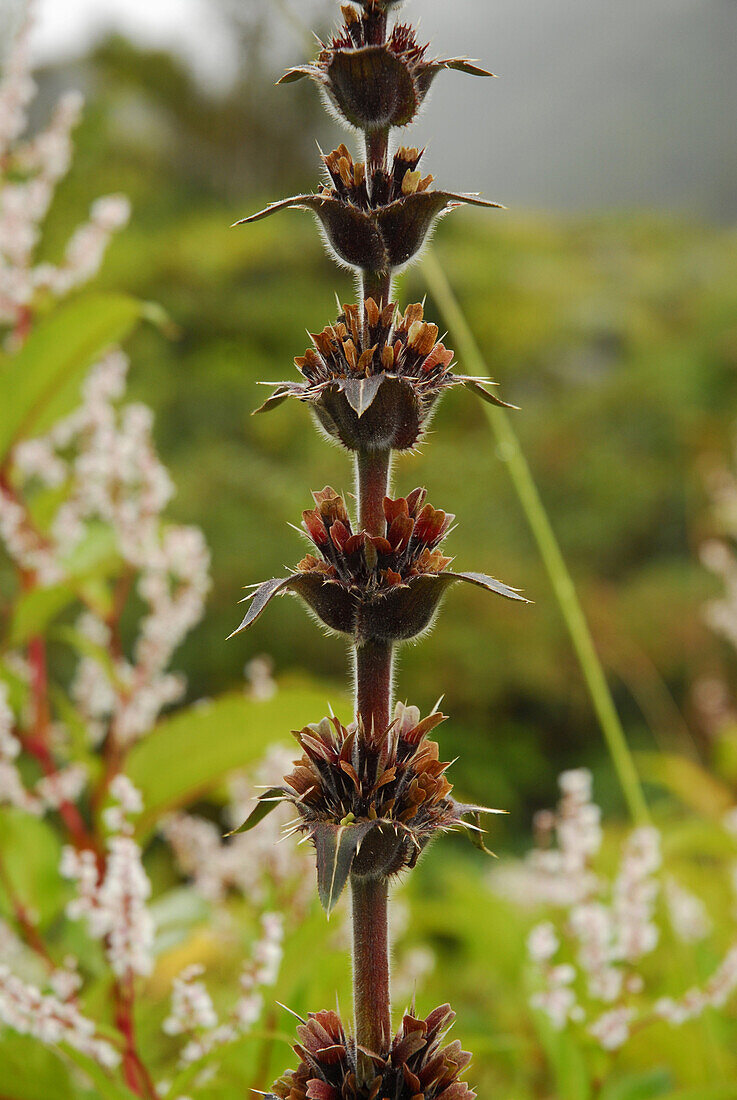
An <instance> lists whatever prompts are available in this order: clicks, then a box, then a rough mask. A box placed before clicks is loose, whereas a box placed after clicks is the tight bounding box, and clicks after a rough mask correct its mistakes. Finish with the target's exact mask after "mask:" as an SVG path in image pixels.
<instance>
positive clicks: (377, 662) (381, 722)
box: [351, 19, 393, 1054]
mask: <svg viewBox="0 0 737 1100" xmlns="http://www.w3.org/2000/svg"><path fill="white" fill-rule="evenodd" d="M380 32H381V37H380V41H383V38H384V37H385V34H386V20H385V19H384V20H382V25H381V27H380ZM388 153H389V133H388V131H385V130H381V131H374V132H371V133H367V134H366V166H367V169H368V176H369V180H370V179H371V172H372V170H376V169H377V168H378V169H382V168H386V164H387V157H388ZM391 286H392V278H391V272H372V271H364V272H363V273H362V277H361V292H362V298H363V299H364V300H365V299H366V298H373V299H374V301H375V302H376V303H377V304H378V305H379V306H382V305H387V304H388V302H389V297H390V294H391ZM390 473H391V451H389V450H385V451H359V452H358V453H357V455H356V494H357V497H358V519H359V528H360V529H361V530H363V531H367V532H368V533H369V534H371V535H384V534H385V533H386V520H385V518H384V497H385V496H386V495H387V494H388V492H389V477H390ZM392 660H393V646H392V644H391V643H390V642H375V641H370V642H366V643H364V644H357V645H356V714H357V716H360V717H361V718H362V720H363V722H364V724H365V726H366V728H367V729H371V728H372V727H374V728H376V729H386V728H387V727H388V725H389V716H390V711H391V693H392ZM351 898H352V915H353V953H352V955H353V1011H354V1019H355V1038H356V1043H357V1044H358V1045H359V1046H362V1047H365V1048H366V1049H367V1050H373V1051H376V1052H377V1053H380V1054H384V1053H386V1052H387V1051H388V1049H389V1043H390V1039H391V996H390V979H389V934H388V927H389V920H388V904H389V888H388V884H387V881H386V879H383V878H359V877H358V876H356V875H351Z"/></svg>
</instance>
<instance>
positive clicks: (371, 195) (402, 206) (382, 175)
mask: <svg viewBox="0 0 737 1100" xmlns="http://www.w3.org/2000/svg"><path fill="white" fill-rule="evenodd" d="M421 156H422V153H421V152H420V151H418V150H417V149H405V148H402V149H400V150H399V151H398V152H397V153H396V154H395V156H394V160H393V164H392V167H391V169H390V170H389V171H385V170H384V169H383V168H381V167H376V166H370V167H369V171H368V173H367V169H366V165H365V164H364V163H362V162H360V161H359V162H355V161H354V160H353V158H352V156H351V154H350V153H349V152H348V150H347V149H346V147H345V145H341V146H340V147H339V148H338V149H335V150H334V151H333V152H332V153H329V154H328V155H327V156H324V157H323V158H322V159H323V163H324V164H325V167H326V169H327V172H328V178H329V180H330V186H325V185H323V186H322V187H321V189H320V191H319V192H318V194H316V195H315V194H311V195H293V196H292V197H291V198H288V199H282V200H281V201H280V202H274V203H271V204H270V205H269V206H267V207H266V208H265V209H264V210H260V211H259V212H258V213H257V214H252V215H251V216H250V217H248V218H243V219H242V220H241V221H240V222H237V223H236V224H237V225H245V224H247V223H250V222H256V221H260V220H261V219H262V218H266V217H269V216H270V215H271V214H275V213H276V212H277V211H278V210H285V209H287V208H288V207H298V208H301V209H304V210H311V211H312V213H313V214H314V215H315V216H316V217H317V219H318V221H319V223H320V225H321V227H322V230H323V233H324V236H325V239H326V241H327V244H328V246H329V247H330V248H331V250H332V252H333V253H334V255H335V257H336V259H337V260H338V261H339V262H341V263H345V264H347V265H348V266H349V267H352V268H355V269H356V270H359V271H379V272H389V271H393V270H395V269H396V268H398V267H401V266H402V265H403V264H406V263H407V262H408V261H409V260H411V259H412V257H413V256H415V255H416V254H417V253H418V252H419V250H420V249H421V248H422V245H423V244H424V242H425V240H426V238H427V235H428V233H429V231H430V229H431V228H432V225H433V223H434V222H435V220H436V219H437V218H438V217H439V216H440V215H442V214H444V213H447V212H448V211H449V210H452V209H454V208H455V207H458V206H460V205H463V204H464V203H465V204H470V205H472V206H485V207H496V208H498V207H499V203H495V202H489V201H488V200H486V199H481V198H479V197H478V195H462V194H456V193H455V192H453V191H431V190H430V189H429V188H430V183H431V182H432V178H433V177H432V176H423V175H422V173H421V172H420V171H419V169H418V165H419V162H420V158H421Z"/></svg>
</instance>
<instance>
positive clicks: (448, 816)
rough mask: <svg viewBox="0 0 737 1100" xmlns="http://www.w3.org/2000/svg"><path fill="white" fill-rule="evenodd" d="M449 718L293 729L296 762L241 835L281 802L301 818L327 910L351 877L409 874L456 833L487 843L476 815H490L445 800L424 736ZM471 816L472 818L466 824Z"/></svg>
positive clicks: (399, 714)
mask: <svg viewBox="0 0 737 1100" xmlns="http://www.w3.org/2000/svg"><path fill="white" fill-rule="evenodd" d="M444 721H445V715H443V714H441V713H440V712H439V711H433V713H432V714H429V715H428V716H427V717H426V718H423V719H421V718H420V712H419V710H418V709H417V707H410V706H407V705H406V704H404V703H397V705H396V708H395V711H394V719H393V721H392V722H391V724H390V726H389V728H388V729H383V728H382V729H370V730H367V729H366V728H365V727H364V724H363V722H362V721H361V719H360V718H359V719H357V721H355V722H352V723H351V724H350V725H349V726H344V725H343V724H342V723H341V722H340V721H339V720H338V719H337V718H334V717H333V718H323V720H322V721H321V722H319V723H318V724H316V725H310V726H305V728H304V729H302V730H300V731H299V732H298V733H295V736H296V738H297V741H298V743H299V745H300V748H301V749H302V753H303V755H302V758H301V759H300V760H297V761H295V764H294V769H293V770H292V771H291V772H290V773H289V774H288V775H286V776H285V777H284V784H283V786H281V787H273V788H271V789H270V790H269V791H268V792H267V793H266V794H265V795H262V797H261V798H260V799H259V801H258V803H257V804H256V808H255V809H254V810H253V812H252V813H251V815H250V817H249V818H248V820H247V821H246V822H245V823H244V824H243V825H242V826H241V831H248V830H249V829H251V828H253V827H254V826H255V825H257V824H258V822H259V821H261V820H263V818H264V817H265V816H266V814H267V813H269V812H270V811H271V810H272V809H273V808H274V807H275V806H276V805H278V804H279V803H280V802H289V803H291V804H292V805H293V806H294V808H295V809H296V811H297V814H298V817H297V819H296V821H295V822H294V823H293V825H292V831H293V832H302V833H304V834H305V835H307V836H309V838H310V839H311V840H312V842H313V844H314V846H315V851H316V854H317V883H318V893H319V895H320V900H321V901H322V904H323V905H324V907H325V909H326V910H327V911H328V912H330V911H331V910H332V908H333V907H334V905H335V904H336V902H337V901H338V899H339V897H340V895H341V893H342V891H343V888H344V886H345V884H346V882H347V880H348V877H349V875H351V874H353V875H358V876H359V877H360V876H365V875H369V876H372V877H376V876H380V877H382V878H388V877H390V876H392V875H396V874H399V873H400V872H401V871H405V870H408V869H411V868H412V867H414V866H415V864H416V863H417V860H418V858H419V856H420V854H421V853H422V851H423V850H424V849H425V848H426V846H427V845H428V843H429V842H430V840H432V839H433V837H434V836H436V835H437V834H439V833H443V832H447V831H448V830H450V829H454V828H461V829H466V830H467V831H468V834H469V836H471V838H472V839H473V840H474V843H476V844H477V846H478V847H483V839H482V837H483V831H482V829H481V827H480V825H479V821H480V815H481V814H485V813H495V812H498V811H494V810H490V809H488V808H487V807H485V806H474V805H466V804H464V803H460V802H458V801H456V799H454V798H452V797H451V791H452V790H453V785H452V784H451V783H450V781H449V780H448V778H447V775H446V772H447V770H448V768H449V767H450V763H448V762H443V761H442V760H441V759H440V749H439V746H438V744H437V742H436V741H432V740H430V739H429V737H428V734H429V733H430V732H431V731H432V730H433V729H435V727H436V726H439V725H440V723H441V722H444ZM467 815H472V817H473V820H472V821H466V820H464V819H465V817H466V816H467Z"/></svg>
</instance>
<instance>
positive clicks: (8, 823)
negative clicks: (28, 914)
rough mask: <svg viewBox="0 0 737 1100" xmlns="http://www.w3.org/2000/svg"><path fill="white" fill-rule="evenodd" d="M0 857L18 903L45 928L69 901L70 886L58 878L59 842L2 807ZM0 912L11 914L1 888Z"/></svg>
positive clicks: (40, 824) (27, 817)
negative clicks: (29, 911) (36, 916)
mask: <svg viewBox="0 0 737 1100" xmlns="http://www.w3.org/2000/svg"><path fill="white" fill-rule="evenodd" d="M0 857H1V858H2V862H3V865H4V869H5V874H6V877H7V881H8V882H9V883H10V884H11V886H12V889H13V891H14V893H15V895H16V896H17V898H18V900H19V901H20V902H21V904H22V905H24V906H25V907H26V908H27V909H32V910H35V912H36V913H37V915H38V918H39V923H40V925H41V927H42V928H45V927H47V926H48V925H49V924H51V922H52V921H53V920H54V918H55V917H57V916H58V914H59V913H60V912H61V910H62V908H63V907H64V904H65V902H66V900H67V898H68V897H69V886H68V885H67V883H66V882H65V881H64V879H62V878H61V877H60V875H59V861H60V859H61V841H60V840H59V838H58V836H57V835H56V833H55V832H54V830H53V828H52V827H51V825H49V824H48V823H47V822H46V821H44V820H43V819H41V818H38V817H34V816H33V815H32V814H27V813H24V812H23V811H22V810H16V809H13V808H12V807H8V806H4V807H3V810H2V813H0ZM0 909H2V911H3V912H4V913H6V914H8V913H10V912H12V910H11V908H10V905H9V902H8V899H7V897H6V896H5V891H4V889H3V888H2V887H0Z"/></svg>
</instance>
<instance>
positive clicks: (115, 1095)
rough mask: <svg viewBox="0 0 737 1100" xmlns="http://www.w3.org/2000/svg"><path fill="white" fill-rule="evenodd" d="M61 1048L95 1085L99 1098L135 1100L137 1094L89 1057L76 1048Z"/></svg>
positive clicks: (102, 1099)
mask: <svg viewBox="0 0 737 1100" xmlns="http://www.w3.org/2000/svg"><path fill="white" fill-rule="evenodd" d="M63 1049H64V1053H65V1054H66V1056H67V1058H69V1060H70V1061H71V1062H74V1063H75V1065H77V1066H79V1068H80V1070H81V1071H82V1073H83V1074H84V1075H85V1077H87V1078H88V1079H89V1080H90V1082H91V1083H92V1084H93V1085H94V1086H95V1095H96V1096H97V1097H100V1098H101V1100H135V1097H136V1095H137V1094H136V1093H134V1092H131V1090H130V1089H129V1088H126V1086H125V1085H121V1084H119V1083H118V1082H117V1081H114V1080H113V1079H112V1078H111V1077H108V1075H107V1073H106V1072H105V1070H104V1069H102V1068H101V1067H100V1066H98V1064H97V1062H93V1061H92V1059H91V1058H88V1057H87V1056H86V1055H85V1054H80V1053H79V1051H78V1050H74V1049H73V1048H72V1047H69V1046H65V1047H64V1048H63ZM39 1100H40V1098H39ZM44 1100H45V1097H44Z"/></svg>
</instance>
